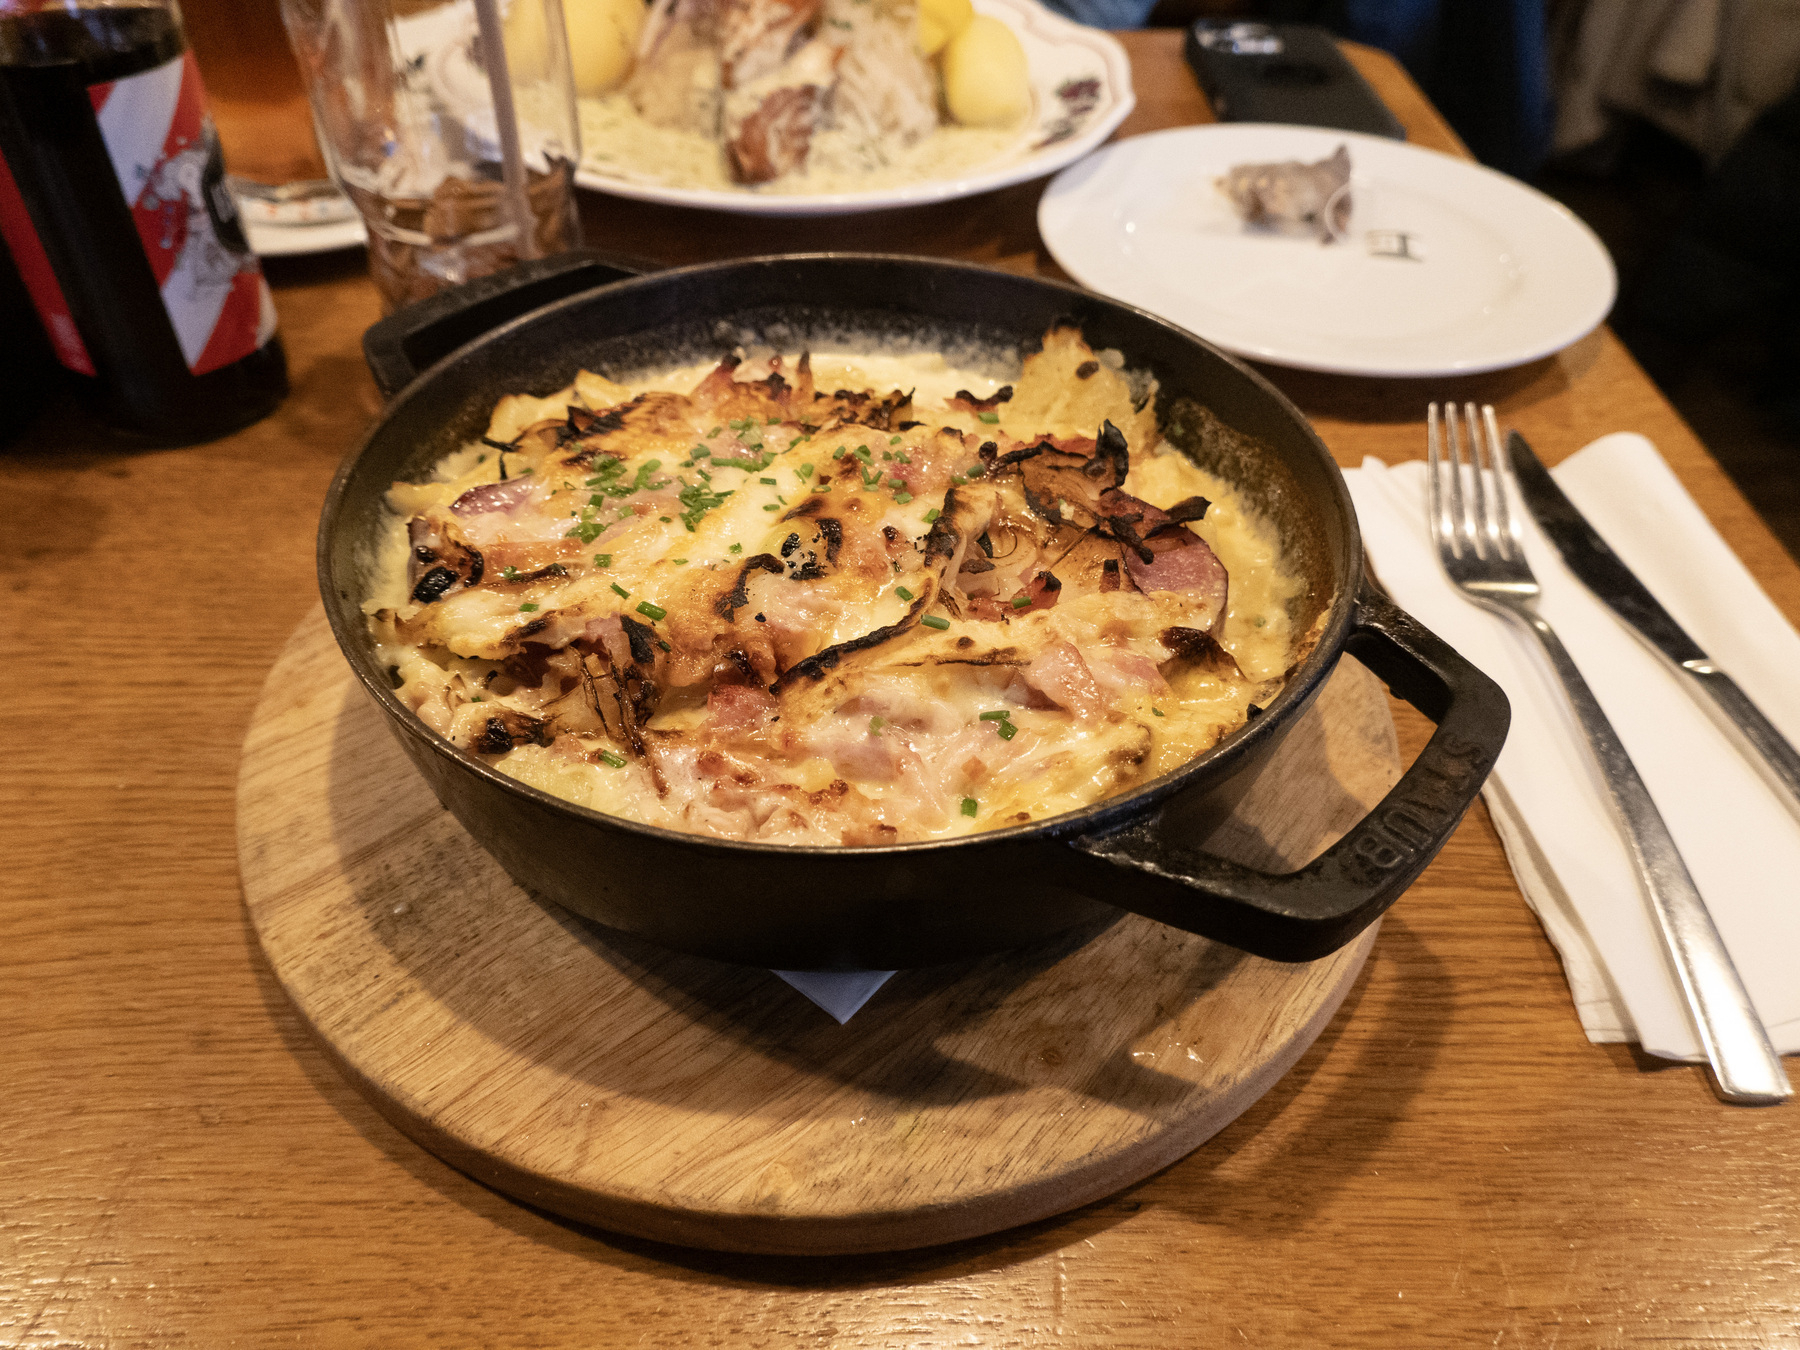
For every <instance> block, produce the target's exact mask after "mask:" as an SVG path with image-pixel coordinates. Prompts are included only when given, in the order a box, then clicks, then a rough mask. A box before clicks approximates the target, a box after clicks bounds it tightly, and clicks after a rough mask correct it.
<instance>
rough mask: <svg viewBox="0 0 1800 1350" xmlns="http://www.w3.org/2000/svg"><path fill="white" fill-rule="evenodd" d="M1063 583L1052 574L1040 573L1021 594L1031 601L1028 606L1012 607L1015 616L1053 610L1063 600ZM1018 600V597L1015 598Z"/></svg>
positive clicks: (1028, 583) (1026, 585) (1027, 583)
mask: <svg viewBox="0 0 1800 1350" xmlns="http://www.w3.org/2000/svg"><path fill="white" fill-rule="evenodd" d="M1062 588H1063V586H1062V582H1060V581H1058V580H1057V579H1056V575H1055V574H1054V573H1052V572H1039V573H1038V574H1037V575H1036V576H1035V577H1033V578H1032V579H1031V580H1030V581H1028V582H1026V583H1025V586H1024V589H1023V590H1021V591H1020V592H1019V594H1020V595H1023V596H1025V597H1026V598H1027V599H1028V600H1030V601H1031V603H1030V604H1028V605H1018V604H1015V605H1011V606H1009V608H1010V609H1011V610H1012V612H1013V613H1014V614H1029V613H1031V611H1032V610H1034V609H1053V608H1055V606H1056V602H1057V601H1058V600H1060V599H1061V598H1062ZM1015 598H1016V597H1015Z"/></svg>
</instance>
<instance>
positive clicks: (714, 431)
mask: <svg viewBox="0 0 1800 1350" xmlns="http://www.w3.org/2000/svg"><path fill="white" fill-rule="evenodd" d="M723 430H725V428H724V427H714V428H713V429H712V430H711V431H709V432H707V433H706V439H707V440H709V441H710V440H711V439H712V438H713V437H714V436H717V435H718V434H719V433H720V432H721V431H723Z"/></svg>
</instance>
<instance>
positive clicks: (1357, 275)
mask: <svg viewBox="0 0 1800 1350" xmlns="http://www.w3.org/2000/svg"><path fill="white" fill-rule="evenodd" d="M1339 145H1348V146H1349V148H1350V162H1351V178H1350V190H1351V193H1352V206H1351V219H1350V226H1349V231H1348V236H1347V238H1345V239H1344V240H1342V241H1340V242H1335V243H1330V244H1323V243H1320V242H1319V240H1318V239H1317V238H1316V237H1314V236H1311V235H1300V234H1284V233H1279V232H1275V231H1271V230H1265V229H1258V228H1253V227H1250V226H1246V225H1245V224H1244V223H1243V222H1242V221H1241V220H1240V219H1239V218H1238V216H1237V213H1236V212H1235V211H1234V210H1233V209H1232V206H1231V203H1230V201H1228V200H1227V199H1226V197H1225V195H1224V194H1223V193H1221V192H1220V191H1219V190H1218V189H1217V187H1215V186H1214V180H1215V179H1216V178H1219V177H1221V176H1222V175H1223V174H1224V173H1225V172H1226V170H1228V169H1230V168H1231V167H1232V166H1233V165H1237V164H1255V163H1269V162H1275V161H1281V160H1290V159H1297V160H1302V161H1306V162H1312V161H1316V160H1320V159H1324V158H1325V157H1326V156H1328V155H1330V154H1331V153H1332V152H1333V151H1334V150H1336V149H1337V147H1338V146H1339ZM1038 230H1039V232H1040V233H1041V234H1042V235H1043V237H1044V243H1045V244H1046V245H1047V246H1048V247H1049V249H1050V252H1051V254H1052V256H1054V257H1055V259H1056V261H1057V262H1058V263H1060V264H1061V265H1062V267H1063V269H1064V270H1065V271H1067V272H1068V273H1069V275H1070V276H1072V277H1074V278H1075V279H1076V280H1077V281H1079V282H1081V284H1082V285H1084V286H1087V287H1089V288H1090V289H1092V290H1096V291H1100V292H1102V293H1104V294H1106V295H1110V296H1113V297H1114V298H1116V299H1119V300H1124V301H1126V302H1128V303H1130V304H1134V305H1138V306H1140V307H1142V308H1144V309H1147V310H1149V311H1151V312H1152V313H1154V314H1159V315H1161V316H1162V317H1163V318H1165V319H1168V320H1170V321H1171V322H1173V323H1178V324H1180V325H1181V326H1182V327H1184V328H1186V329H1189V330H1190V331H1192V332H1194V333H1197V334H1199V335H1200V336H1201V337H1203V338H1206V339H1207V340H1209V341H1211V342H1214V343H1217V344H1218V345H1219V346H1221V347H1224V348H1226V349H1228V350H1230V351H1233V352H1236V353H1238V354H1239V355H1242V356H1248V357H1253V358H1255V359H1257V360H1260V361H1270V362H1273V363H1275V364H1277V365H1283V366H1297V367H1299V368H1301V369H1303V370H1324V371H1332V372H1336V373H1339V374H1346V375H1401V376H1419V375H1452V374H1463V373H1472V372H1475V371H1482V370H1498V369H1501V368H1503V367H1506V366H1514V365H1519V364H1521V363H1522V362H1525V361H1531V360H1535V359H1536V358H1538V357H1540V356H1547V355H1549V354H1550V353H1552V352H1555V351H1559V350H1561V349H1562V348H1563V347H1566V346H1567V345H1568V344H1569V343H1571V342H1573V341H1575V340H1576V339H1577V338H1579V337H1582V336H1583V335H1584V334H1586V333H1588V332H1589V331H1590V330H1592V329H1593V328H1594V327H1595V325H1597V324H1599V323H1600V322H1601V320H1603V319H1604V318H1605V317H1606V314H1607V311H1608V310H1609V309H1611V308H1612V302H1613V295H1614V292H1615V290H1616V288H1617V280H1616V277H1615V274H1614V272H1613V264H1612V258H1611V257H1610V256H1609V255H1608V254H1607V252H1606V248H1605V246H1604V245H1603V244H1601V242H1600V241H1599V239H1598V238H1596V237H1595V235H1594V232H1593V231H1592V230H1590V229H1588V227H1587V226H1586V225H1584V224H1583V223H1582V222H1581V221H1580V220H1578V219H1577V218H1576V217H1575V216H1574V215H1572V214H1571V213H1570V212H1569V211H1568V210H1567V209H1566V208H1564V207H1563V206H1561V205H1560V204H1559V203H1557V202H1554V201H1552V200H1551V199H1550V198H1548V197H1546V196H1544V195H1543V194H1542V193H1540V192H1537V191H1536V190H1534V189H1532V188H1529V187H1526V186H1525V185H1524V184H1523V183H1521V182H1519V181H1518V180H1517V179H1514V178H1509V177H1507V176H1506V175H1505V174H1501V173H1496V172H1495V171H1494V170H1492V169H1485V168H1482V167H1481V166H1480V165H1477V164H1472V163H1470V162H1469V161H1467V160H1463V159H1457V158H1453V157H1452V156H1450V155H1443V154H1439V153H1437V152H1436V151H1433V150H1425V149H1422V148H1421V147H1419V146H1416V145H1407V144H1406V143H1404V142H1401V141H1392V140H1387V139H1385V138H1383V137H1379V136H1364V135H1358V134H1355V133H1350V132H1339V131H1328V130H1321V129H1319V128H1317V127H1291V126H1274V125H1264V124H1259V123H1250V122H1243V123H1229V124H1218V125H1210V126H1197V127H1181V128H1178V129H1176V130H1173V131H1161V132H1156V133H1154V134H1152V135H1148V136H1135V137H1132V138H1131V139H1130V140H1126V141H1120V142H1119V143H1118V144H1116V145H1111V146H1108V147H1107V148H1106V149H1105V150H1103V151H1101V152H1100V153H1099V154H1097V155H1095V156H1093V157H1092V158H1091V159H1089V160H1087V161H1086V162H1084V163H1082V164H1078V165H1076V166H1074V167H1073V168H1071V169H1068V170H1066V171H1065V172H1064V173H1063V174H1062V175H1060V176H1059V177H1058V178H1057V180H1056V181H1055V182H1054V183H1052V184H1051V185H1050V187H1049V189H1048V190H1047V191H1046V192H1045V193H1044V197H1043V200H1042V201H1041V202H1040V203H1039V204H1038ZM1400 235H1404V236H1405V239H1404V241H1401V240H1400V239H1399V238H1398V236H1400ZM1402 249H1403V250H1404V253H1405V254H1406V255H1408V256H1396V254H1397V253H1398V252H1399V251H1400V250H1402Z"/></svg>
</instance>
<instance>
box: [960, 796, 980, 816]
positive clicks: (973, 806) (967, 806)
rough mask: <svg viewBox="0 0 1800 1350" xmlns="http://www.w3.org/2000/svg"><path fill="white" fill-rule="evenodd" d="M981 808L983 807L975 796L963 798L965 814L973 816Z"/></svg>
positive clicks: (963, 811)
mask: <svg viewBox="0 0 1800 1350" xmlns="http://www.w3.org/2000/svg"><path fill="white" fill-rule="evenodd" d="M980 809H981V803H980V802H978V801H976V800H975V799H974V798H973V797H964V798H963V800H962V813H963V814H964V815H965V816H969V817H971V818H973V817H974V815H975V813H976V812H977V811H979V810H980Z"/></svg>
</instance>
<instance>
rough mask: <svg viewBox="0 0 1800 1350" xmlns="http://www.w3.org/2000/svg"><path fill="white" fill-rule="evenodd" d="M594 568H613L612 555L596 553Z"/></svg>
mask: <svg viewBox="0 0 1800 1350" xmlns="http://www.w3.org/2000/svg"><path fill="white" fill-rule="evenodd" d="M594 566H595V567H611V566H612V554H610V553H596V554H595V555H594Z"/></svg>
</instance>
